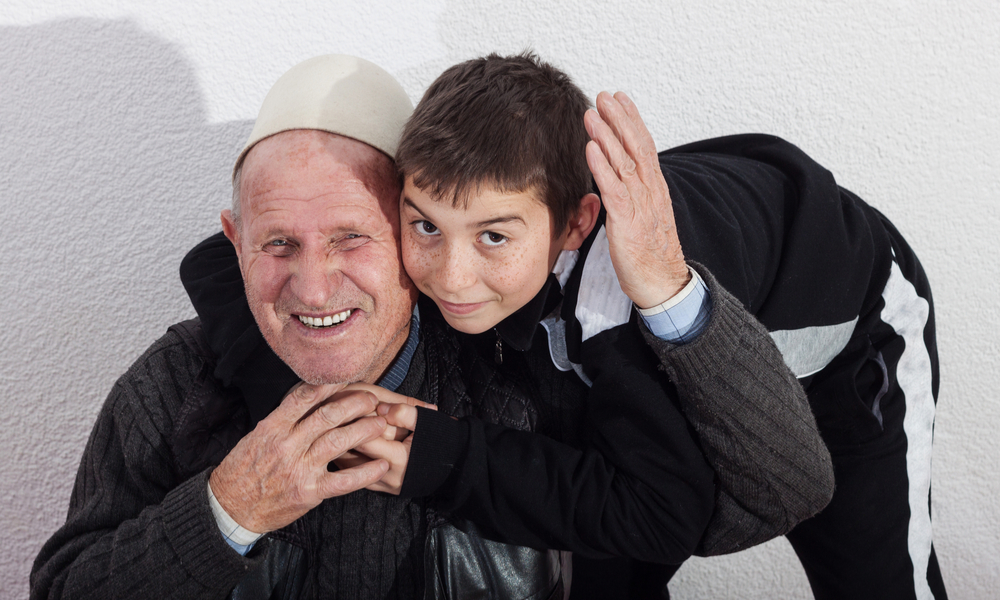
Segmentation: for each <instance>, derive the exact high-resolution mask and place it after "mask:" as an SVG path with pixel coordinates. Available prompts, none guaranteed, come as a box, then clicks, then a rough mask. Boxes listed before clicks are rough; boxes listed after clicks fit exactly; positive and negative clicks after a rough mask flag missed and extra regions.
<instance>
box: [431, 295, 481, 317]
mask: <svg viewBox="0 0 1000 600" xmlns="http://www.w3.org/2000/svg"><path fill="white" fill-rule="evenodd" d="M438 304H439V306H440V307H441V308H443V309H444V310H446V311H448V312H450V313H452V314H456V315H467V314H469V313H471V312H475V311H476V310H477V309H478V308H480V307H482V306H485V305H486V303H485V302H473V303H468V304H456V303H454V302H446V301H444V300H441V299H438Z"/></svg>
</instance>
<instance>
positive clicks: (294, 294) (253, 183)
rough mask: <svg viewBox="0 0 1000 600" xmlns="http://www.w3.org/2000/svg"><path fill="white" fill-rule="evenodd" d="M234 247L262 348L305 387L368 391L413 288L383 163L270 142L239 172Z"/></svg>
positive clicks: (314, 137)
mask: <svg viewBox="0 0 1000 600" xmlns="http://www.w3.org/2000/svg"><path fill="white" fill-rule="evenodd" d="M241 197H242V204H241V206H242V223H241V224H240V227H239V228H237V227H236V224H235V223H234V222H233V220H232V216H231V215H230V213H229V211H224V212H223V214H222V220H223V229H224V230H225V232H226V235H227V236H228V237H229V239H230V240H232V241H233V244H234V245H235V246H236V249H237V254H238V255H239V259H240V269H241V270H242V272H243V281H244V282H245V284H246V292H247V299H248V300H249V302H250V308H251V310H252V311H253V314H254V317H255V318H256V320H257V324H258V325H259V326H260V329H261V332H262V333H263V334H264V338H265V339H266V340H267V342H268V344H270V345H271V347H272V348H273V349H274V351H275V353H277V355H278V356H279V357H281V359H282V360H283V361H285V363H287V364H288V365H289V366H290V367H291V368H292V369H293V370H294V371H295V372H296V373H297V374H298V375H299V377H301V378H302V379H303V380H304V381H307V382H309V383H339V382H353V381H365V382H369V383H373V382H374V381H375V380H376V379H378V377H379V376H380V375H381V374H382V373H383V372H384V371H385V369H386V368H387V367H388V366H389V364H390V363H391V362H392V360H393V358H395V356H396V354H397V353H398V352H399V350H400V349H401V348H402V346H403V344H404V343H405V341H406V336H407V333H408V332H409V321H410V314H411V312H412V308H413V303H414V302H415V301H416V289H415V288H414V286H413V284H412V282H411V281H410V279H409V278H408V277H407V276H406V273H405V272H404V271H403V268H402V262H401V260H400V254H399V216H398V201H399V188H398V185H397V183H396V179H395V170H394V167H393V165H392V162H391V161H390V160H389V158H388V157H386V156H385V155H383V154H381V153H380V152H378V151H377V150H375V149H373V148H371V147H370V146H368V145H366V144H362V143H360V142H357V141H355V140H351V139H349V138H344V137H340V136H335V135H332V134H329V133H325V132H320V131H311V130H296V131H288V132H284V133H280V134H277V135H275V136H272V137H270V138H267V139H265V140H263V141H262V142H260V143H259V144H257V145H256V146H255V147H254V148H253V149H252V150H251V151H250V153H249V154H248V155H247V157H246V160H245V162H244V163H243V172H242V177H241Z"/></svg>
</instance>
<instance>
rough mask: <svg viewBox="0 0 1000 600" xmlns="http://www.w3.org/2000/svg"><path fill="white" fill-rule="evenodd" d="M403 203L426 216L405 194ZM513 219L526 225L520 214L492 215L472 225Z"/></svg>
mask: <svg viewBox="0 0 1000 600" xmlns="http://www.w3.org/2000/svg"><path fill="white" fill-rule="evenodd" d="M403 204H404V205H406V206H409V207H410V208H412V209H413V210H415V211H417V212H418V213H420V216H421V217H424V218H425V219H426V218H427V215H425V214H424V212H423V211H422V210H420V209H419V208H417V205H416V204H414V203H413V201H412V200H410V199H409V198H407V197H405V196H404V197H403ZM513 221H518V222H520V223H521V224H522V225H525V226H526V225H527V223H525V222H524V219H523V218H522V217H521V215H500V216H499V217H493V218H492V219H486V220H485V221H479V222H478V223H475V224H474V227H476V228H479V227H489V226H490V225H496V224H497V223H510V222H513Z"/></svg>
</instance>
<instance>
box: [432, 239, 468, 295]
mask: <svg viewBox="0 0 1000 600" xmlns="http://www.w3.org/2000/svg"><path fill="white" fill-rule="evenodd" d="M475 282H476V273H475V269H474V265H473V261H472V257H471V256H466V255H465V253H463V252H461V251H459V250H457V249H454V248H449V250H448V254H447V256H445V260H444V264H443V265H442V267H441V269H440V270H439V271H438V283H439V284H440V285H441V291H443V292H449V293H456V292H459V291H461V290H463V289H465V288H467V287H469V286H470V285H472V284H473V283H475Z"/></svg>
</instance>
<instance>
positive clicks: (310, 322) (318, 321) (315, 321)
mask: <svg viewBox="0 0 1000 600" xmlns="http://www.w3.org/2000/svg"><path fill="white" fill-rule="evenodd" d="M352 312H354V311H353V310H345V311H343V312H339V313H337V314H335V315H326V316H325V317H307V316H305V315H295V316H296V317H297V318H298V320H299V322H300V323H302V324H303V325H305V326H306V327H311V328H312V329H325V328H327V327H333V326H334V325H340V324H341V323H343V322H344V321H346V320H347V318H348V317H350V316H351V313H352Z"/></svg>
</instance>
